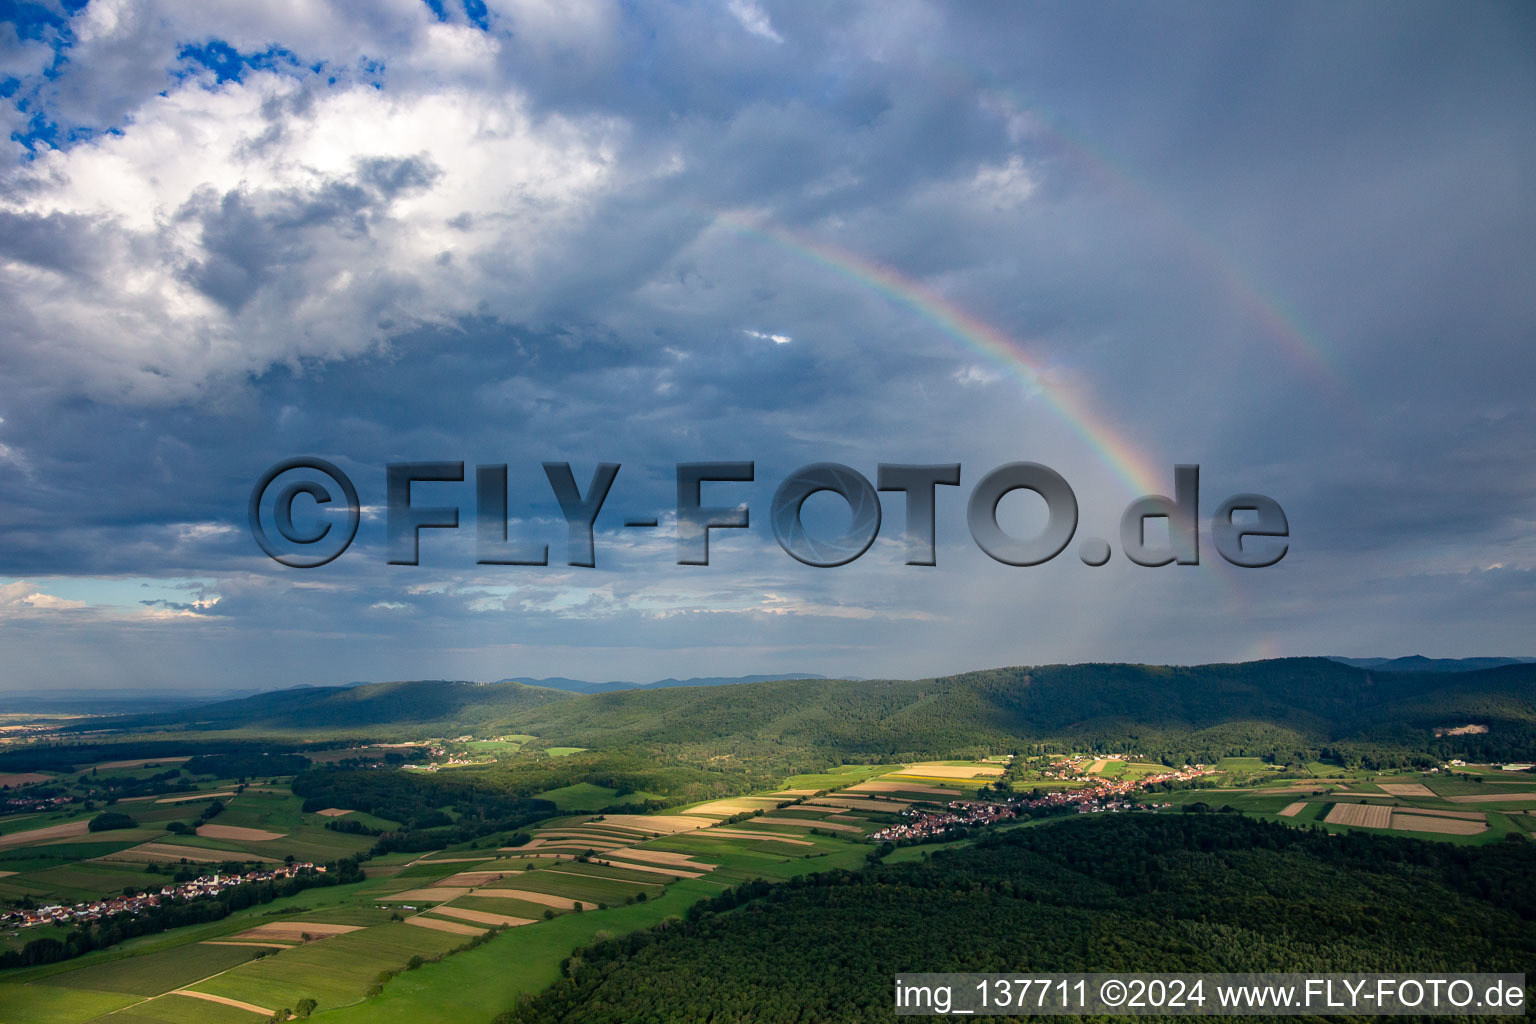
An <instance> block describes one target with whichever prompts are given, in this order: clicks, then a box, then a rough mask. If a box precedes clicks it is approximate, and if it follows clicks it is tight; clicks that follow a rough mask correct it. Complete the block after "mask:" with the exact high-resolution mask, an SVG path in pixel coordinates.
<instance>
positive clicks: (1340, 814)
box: [1323, 804, 1392, 828]
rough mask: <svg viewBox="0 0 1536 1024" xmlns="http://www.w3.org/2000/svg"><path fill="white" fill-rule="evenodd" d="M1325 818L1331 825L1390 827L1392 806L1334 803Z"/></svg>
mask: <svg viewBox="0 0 1536 1024" xmlns="http://www.w3.org/2000/svg"><path fill="white" fill-rule="evenodd" d="M1323 820H1324V821H1326V822H1327V823H1328V824H1330V825H1355V826H1358V827H1360V828H1390V827H1391V825H1392V808H1391V807H1390V806H1387V805H1384V804H1334V805H1333V810H1331V811H1329V812H1328V817H1326V818H1324V819H1323Z"/></svg>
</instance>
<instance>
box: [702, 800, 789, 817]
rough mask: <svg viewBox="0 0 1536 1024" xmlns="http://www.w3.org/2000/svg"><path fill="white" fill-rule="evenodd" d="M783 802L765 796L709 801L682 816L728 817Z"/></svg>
mask: <svg viewBox="0 0 1536 1024" xmlns="http://www.w3.org/2000/svg"><path fill="white" fill-rule="evenodd" d="M783 802H784V801H782V800H779V799H777V798H775V797H767V796H741V797H732V798H731V799H729V800H711V801H710V802H709V803H707V804H699V805H698V806H697V807H690V808H688V809H687V810H686V811H684V812H683V813H684V814H719V815H722V816H729V815H732V814H741V813H743V812H746V811H765V810H768V809H770V808H774V807H777V806H779V804H781V803H783Z"/></svg>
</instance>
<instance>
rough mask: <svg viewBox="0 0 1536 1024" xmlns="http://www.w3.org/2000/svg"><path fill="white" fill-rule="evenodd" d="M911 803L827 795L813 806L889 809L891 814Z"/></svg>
mask: <svg viewBox="0 0 1536 1024" xmlns="http://www.w3.org/2000/svg"><path fill="white" fill-rule="evenodd" d="M911 803H912V801H910V800H896V799H890V798H888V799H885V800H860V799H858V798H857V797H847V798H844V799H838V798H837V797H831V796H827V797H821V798H820V799H818V800H816V801H814V803H813V804H812V805H811V806H815V807H833V808H836V809H838V810H843V811H888V812H890V813H891V814H895V813H897V812H898V811H901V810H903V809H904V808H906V807H908V806H910V805H911Z"/></svg>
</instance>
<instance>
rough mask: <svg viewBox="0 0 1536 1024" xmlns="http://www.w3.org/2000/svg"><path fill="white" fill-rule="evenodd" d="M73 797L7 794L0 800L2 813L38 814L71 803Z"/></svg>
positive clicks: (0, 811) (0, 813)
mask: <svg viewBox="0 0 1536 1024" xmlns="http://www.w3.org/2000/svg"><path fill="white" fill-rule="evenodd" d="M72 799H73V798H72V797H68V796H24V795H21V794H17V795H15V796H7V797H5V798H4V799H3V800H0V815H6V814H37V813H38V812H40V811H51V810H54V809H55V808H59V807H63V806H64V805H65V804H67V803H70V802H71V800H72Z"/></svg>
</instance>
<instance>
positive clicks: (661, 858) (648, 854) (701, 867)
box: [609, 849, 713, 871]
mask: <svg viewBox="0 0 1536 1024" xmlns="http://www.w3.org/2000/svg"><path fill="white" fill-rule="evenodd" d="M609 859H611V860H620V861H630V860H635V861H640V862H641V863H643V864H659V865H661V866H662V867H671V868H684V869H686V870H689V871H708V870H709V869H710V868H711V867H712V866H713V865H710V864H703V863H700V862H698V861H696V860H694V859H693V858H692V857H691V856H690V855H688V854H686V853H672V852H669V851H667V850H649V849H645V850H619V851H617V852H615V853H612V854H610V855H609Z"/></svg>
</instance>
